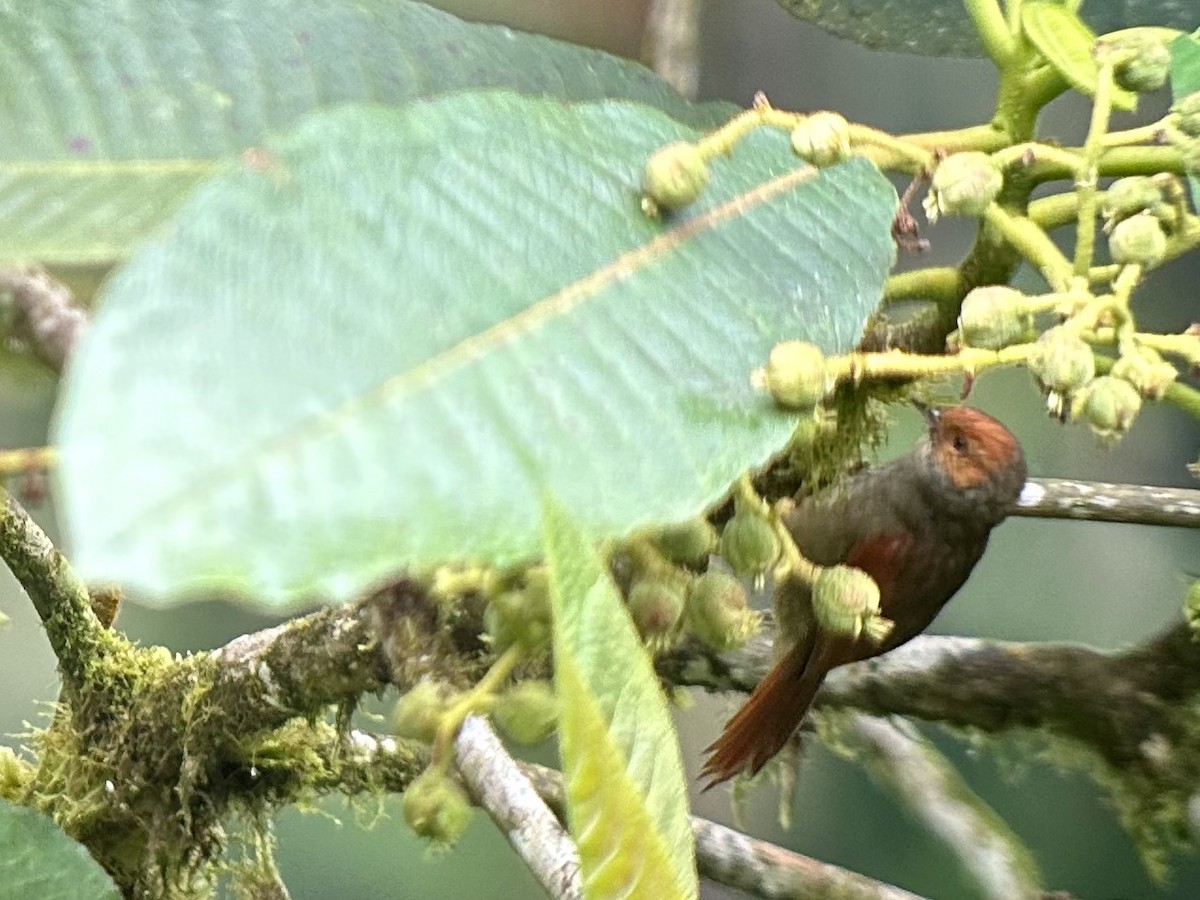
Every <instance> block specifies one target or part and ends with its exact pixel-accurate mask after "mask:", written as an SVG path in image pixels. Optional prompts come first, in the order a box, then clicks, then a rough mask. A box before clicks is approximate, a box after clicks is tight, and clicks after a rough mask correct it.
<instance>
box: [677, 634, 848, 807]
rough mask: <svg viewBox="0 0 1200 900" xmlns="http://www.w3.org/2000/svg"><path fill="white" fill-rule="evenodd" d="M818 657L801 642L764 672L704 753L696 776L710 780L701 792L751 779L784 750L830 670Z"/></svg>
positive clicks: (810, 646) (805, 643)
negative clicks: (745, 776)
mask: <svg viewBox="0 0 1200 900" xmlns="http://www.w3.org/2000/svg"><path fill="white" fill-rule="evenodd" d="M819 655H820V653H819V648H818V652H813V648H812V644H811V643H809V642H805V641H801V642H799V643H797V644H796V646H794V647H793V648H792V649H791V651H790V652H789V653H788V655H787V656H785V657H783V659H781V660H779V662H777V663H776V664H775V667H774V668H773V669H771V671H770V672H769V673H767V677H766V678H764V679H763V680H762V682H760V683H759V685H758V687H756V688H755V689H754V692H753V693H752V694H751V695H750V696H749V698H748V699H747V700H746V702H745V704H744V705H743V706H742V708H741V709H739V710H738V711H737V713H736V714H735V715H734V716H733V718H732V719H730V720H729V721H728V722H727V723H726V724H725V730H724V731H722V732H721V736H720V737H719V738H717V740H716V742H715V743H713V744H712V745H711V746H709V747H708V748H707V749H706V750H705V751H704V752H705V753H707V754H708V759H707V760H706V761H705V763H704V769H703V771H702V772H701V773H700V777H701V778H707V779H708V783H707V784H706V785H705V786H704V790H706V791H707V790H708V789H709V788H711V787H714V786H716V785H718V784H720V783H721V782H722V781H728V780H729V779H730V778H732V777H733V776H734V775H737V774H738V773H739V772H742V771H746V772H748V773H750V774H751V775H753V774H755V773H756V772H758V770H759V769H761V768H762V767H763V766H765V765H766V764H767V761H768V760H769V759H770V758H771V757H772V756H774V755H775V754H776V753H778V752H779V751H780V750H781V749H783V745H784V744H786V743H787V740H788V738H790V737H791V736H792V732H794V731H795V730H796V726H797V725H799V724H800V720H801V719H803V718H804V714H805V712H807V711H808V707H809V705H810V704H811V703H812V701H813V697H815V696H816V694H817V689H818V688H820V686H821V682H822V681H824V680H825V673H826V672H828V671H829V669H828V667H826V666H823V665H820V662H821V660H819V659H817V658H816V657H818V656H819Z"/></svg>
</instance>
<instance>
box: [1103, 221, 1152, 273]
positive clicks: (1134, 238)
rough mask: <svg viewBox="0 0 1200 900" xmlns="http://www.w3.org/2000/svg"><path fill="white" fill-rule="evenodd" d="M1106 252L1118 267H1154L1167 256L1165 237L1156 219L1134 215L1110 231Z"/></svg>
mask: <svg viewBox="0 0 1200 900" xmlns="http://www.w3.org/2000/svg"><path fill="white" fill-rule="evenodd" d="M1108 252H1109V254H1110V255H1111V256H1112V258H1113V262H1116V263H1120V264H1121V265H1130V264H1137V265H1143V266H1154V265H1157V264H1158V263H1160V262H1162V261H1163V258H1164V257H1165V256H1166V255H1167V236H1166V234H1164V233H1163V229H1162V224H1161V223H1160V222H1159V221H1158V219H1157V217H1155V216H1153V215H1151V214H1150V213H1138V214H1137V215H1136V216H1130V217H1129V218H1128V219H1125V220H1123V221H1121V222H1118V223H1117V224H1116V225H1115V226H1114V227H1113V230H1112V234H1110V235H1109V237H1108Z"/></svg>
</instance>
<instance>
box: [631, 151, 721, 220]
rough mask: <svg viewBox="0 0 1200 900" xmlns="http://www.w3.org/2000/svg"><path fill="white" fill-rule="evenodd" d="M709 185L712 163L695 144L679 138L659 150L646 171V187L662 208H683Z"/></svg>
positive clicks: (647, 191) (644, 185)
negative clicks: (705, 159)
mask: <svg viewBox="0 0 1200 900" xmlns="http://www.w3.org/2000/svg"><path fill="white" fill-rule="evenodd" d="M707 184H708V164H707V163H706V162H705V161H704V157H703V156H702V155H701V154H700V151H699V149H697V147H696V146H695V145H694V144H689V143H688V142H687V141H676V142H675V143H673V144H667V145H666V146H665V147H660V148H658V150H656V151H655V153H654V155H653V156H651V157H650V160H649V161H648V162H647V163H646V168H645V170H643V172H642V187H643V188H644V189H645V191H646V194H647V196H649V198H650V199H651V200H653V201H654V202H655V204H657V205H658V207H659V208H660V209H665V210H668V211H671V210H676V209H683V207H685V206H688V205H689V204H691V203H694V202H695V200H696V198H697V197H699V196H700V193H701V192H702V191H703V190H704V188H705V186H706V185H707Z"/></svg>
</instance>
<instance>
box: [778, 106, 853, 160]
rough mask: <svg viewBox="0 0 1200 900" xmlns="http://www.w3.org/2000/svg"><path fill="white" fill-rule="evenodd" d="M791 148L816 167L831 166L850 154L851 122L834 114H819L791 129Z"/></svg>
mask: <svg viewBox="0 0 1200 900" xmlns="http://www.w3.org/2000/svg"><path fill="white" fill-rule="evenodd" d="M792 149H793V150H795V151H796V154H797V155H798V156H802V157H804V158H805V159H807V160H808V161H809V162H810V163H812V164H813V165H814V166H831V165H833V164H834V163H836V162H841V161H842V160H843V159H845V158H846V156H847V154H849V153H850V123H848V122H847V121H846V119H845V117H843V116H841V115H839V114H838V113H835V112H818V113H813V114H812V115H811V116H808V117H807V118H805V119H804V121H803V122H801V123H800V124H799V125H797V126H796V127H795V128H793V129H792Z"/></svg>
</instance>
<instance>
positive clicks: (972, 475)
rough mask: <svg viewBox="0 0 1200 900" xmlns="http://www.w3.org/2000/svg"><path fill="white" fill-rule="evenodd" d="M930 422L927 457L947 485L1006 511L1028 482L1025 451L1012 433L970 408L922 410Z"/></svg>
mask: <svg viewBox="0 0 1200 900" xmlns="http://www.w3.org/2000/svg"><path fill="white" fill-rule="evenodd" d="M923 412H924V413H925V418H926V421H927V422H928V425H929V445H928V446H929V450H928V457H927V458H928V460H929V462H931V463H932V464H933V467H934V469H935V470H936V471H937V473H938V475H939V476H940V480H943V481H944V483H945V484H946V485H947V487H949V488H951V489H952V490H953V491H957V492H961V493H962V494H963V495H966V496H971V497H973V498H975V499H976V501H978V500H979V499H984V500H988V501H991V503H990V504H989V505H990V506H993V507H995V509H996V512H997V513H1001V514H1002V512H1001V511H1002V510H1003V509H1006V508H1007V507H1008V506H1009V505H1010V504H1011V503H1012V502H1013V501H1015V500H1016V499H1017V496H1018V495H1019V494H1020V493H1021V488H1022V486H1023V485H1024V484H1025V475H1026V470H1025V454H1024V453H1023V452H1022V451H1021V445H1020V444H1019V443H1018V442H1017V439H1016V437H1014V436H1013V433H1012V432H1011V431H1009V430H1008V429H1007V428H1005V427H1004V426H1003V425H1002V424H1000V423H999V422H998V421H996V420H995V419H993V418H992V417H991V416H989V415H987V414H986V413H982V412H980V411H979V410H977V409H971V408H970V407H967V406H939V407H930V408H927V409H925V410H923Z"/></svg>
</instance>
